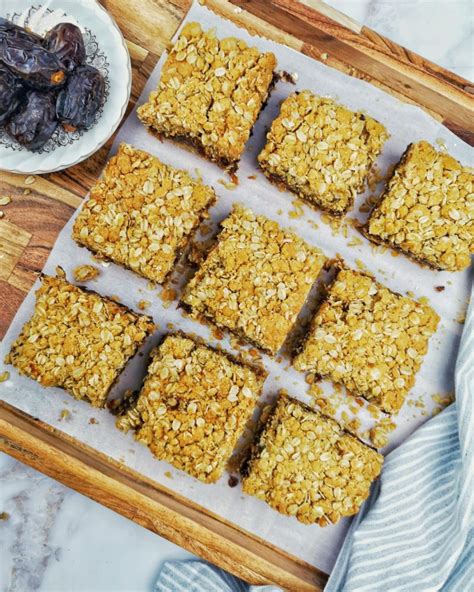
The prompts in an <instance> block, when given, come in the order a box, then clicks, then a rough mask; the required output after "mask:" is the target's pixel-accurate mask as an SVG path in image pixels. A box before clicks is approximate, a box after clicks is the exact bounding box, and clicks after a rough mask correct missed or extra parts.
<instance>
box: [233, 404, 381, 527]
mask: <svg viewBox="0 0 474 592" xmlns="http://www.w3.org/2000/svg"><path fill="white" fill-rule="evenodd" d="M382 463H383V456H382V455H381V454H379V453H378V452H376V451H375V450H374V449H373V448H370V447H369V446H366V445H365V444H363V443H362V442H360V441H359V440H358V439H357V438H355V437H354V436H351V435H350V434H348V433H346V432H344V431H343V429H342V428H341V427H340V426H339V424H338V423H337V422H335V421H334V420H333V419H330V418H329V417H325V416H324V415H322V414H321V413H319V412H318V411H315V410H313V409H310V408H309V407H307V406H306V405H304V404H303V403H300V402H299V401H296V400H295V399H292V398H291V397H288V396H287V395H280V396H279V398H278V400H277V403H276V405H275V407H274V408H273V410H272V412H271V414H270V416H269V418H268V419H267V421H266V422H265V424H264V426H263V429H262V431H261V432H260V433H259V435H258V436H257V438H256V440H255V442H254V444H253V445H252V447H251V451H250V455H249V457H248V459H247V461H246V462H245V463H244V465H243V466H242V469H241V471H242V474H243V481H242V490H243V491H244V492H245V493H248V494H249V495H253V496H255V497H258V498H260V499H262V500H264V501H265V502H267V504H269V505H270V506H271V507H272V508H274V509H275V510H278V512H281V513H282V514H286V515H288V516H295V517H296V518H297V519H298V520H299V521H300V522H303V523H305V524H313V523H318V524H319V525H320V526H326V525H328V524H335V523H336V522H337V521H338V520H339V519H340V518H341V517H342V516H352V515H353V514H357V512H358V511H359V509H360V506H361V504H362V503H363V501H364V500H365V499H366V498H367V496H368V495H369V491H370V486H371V483H372V481H373V480H374V479H375V478H376V477H378V475H379V473H380V471H381V469H382Z"/></svg>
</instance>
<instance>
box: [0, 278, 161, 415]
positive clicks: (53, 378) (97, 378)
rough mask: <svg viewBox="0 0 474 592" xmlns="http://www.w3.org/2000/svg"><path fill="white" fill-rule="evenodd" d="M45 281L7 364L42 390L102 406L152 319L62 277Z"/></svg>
mask: <svg viewBox="0 0 474 592" xmlns="http://www.w3.org/2000/svg"><path fill="white" fill-rule="evenodd" d="M41 279H42V283H41V287H40V288H39V289H38V291H37V292H36V304H35V308H34V312H33V316H32V317H31V319H30V320H29V321H28V322H27V323H26V324H25V326H24V327H23V329H22V331H21V333H20V335H19V337H18V338H17V339H16V341H15V342H14V343H13V345H12V347H11V350H10V352H9V354H7V356H6V359H5V362H6V363H7V364H12V365H13V366H14V367H15V368H16V369H17V370H18V371H19V372H20V373H21V374H24V375H25V376H28V377H29V378H33V379H34V380H37V381H38V382H39V383H40V384H42V385H43V386H56V387H61V388H63V389H65V390H66V391H68V392H69V393H70V394H71V395H73V397H75V398H76V399H86V400H87V401H89V402H90V403H91V404H92V405H93V406H94V407H104V405H105V403H106V401H107V396H108V394H109V391H110V389H111V388H112V386H113V385H114V383H115V382H116V380H117V379H118V377H119V375H120V373H121V372H122V370H123V369H124V367H125V365H126V363H127V362H128V360H129V359H130V358H132V356H134V355H135V353H136V352H137V350H138V348H139V347H140V346H141V345H142V344H143V342H144V341H145V339H146V337H147V336H148V335H149V334H150V333H151V332H152V331H153V330H154V328H155V327H154V324H153V322H152V319H151V318H150V317H147V316H144V315H139V314H136V313H134V312H132V311H131V310H129V309H128V308H126V307H125V306H122V305H120V304H117V303H116V302H114V301H113V300H109V299H108V298H104V297H103V296H100V295H99V294H96V293H95V292H90V291H89V290H85V289H83V288H79V287H77V286H74V285H72V284H70V283H69V282H68V281H66V279H65V278H64V277H63V276H62V275H61V276H58V277H51V276H42V278H41Z"/></svg>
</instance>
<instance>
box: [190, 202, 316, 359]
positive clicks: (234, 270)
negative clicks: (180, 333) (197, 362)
mask: <svg viewBox="0 0 474 592" xmlns="http://www.w3.org/2000/svg"><path fill="white" fill-rule="evenodd" d="M324 261H325V257H324V255H323V253H322V252H321V251H320V250H319V249H317V248H316V247H311V246H309V245H308V244H306V243H305V242H304V241H303V240H302V239H301V238H299V237H298V236H296V235H295V234H293V233H292V232H289V231H287V230H284V229H282V228H281V227H280V226H279V225H278V224H277V223H276V222H274V221H272V220H269V219H268V218H266V217H265V216H257V215H256V214H254V213H253V212H252V211H251V210H249V209H248V208H244V207H242V206H240V205H234V208H233V211H232V213H231V214H230V215H229V216H228V217H227V218H226V219H225V220H224V221H223V222H222V231H221V232H220V234H219V236H218V240H217V244H216V245H215V246H214V248H213V249H211V251H210V252H209V254H208V255H207V258H206V259H205V260H204V262H203V263H202V265H201V267H200V268H199V269H198V271H197V272H196V275H195V276H194V277H193V278H192V279H191V281H190V282H189V284H188V285H187V286H186V289H185V292H184V295H183V298H182V304H183V305H184V307H185V308H186V309H187V310H188V311H190V314H191V316H192V317H194V318H197V319H199V318H203V317H204V318H206V319H208V320H210V321H212V322H213V323H214V324H215V325H217V326H218V327H222V328H224V329H230V330H231V331H233V332H234V333H236V334H237V335H239V336H240V337H242V338H243V339H245V340H247V341H250V342H251V343H253V344H254V345H256V346H257V347H259V348H261V349H262V350H264V351H266V352H268V353H270V354H275V353H276V352H277V351H278V350H279V349H280V348H281V346H282V345H283V342H284V341H285V339H286V337H287V335H288V333H289V331H290V329H291V327H292V326H293V324H294V322H295V321H296V317H297V316H298V313H299V312H300V310H301V308H302V306H303V304H304V302H305V300H306V297H307V295H308V293H309V291H310V289H311V286H312V285H313V284H314V282H315V280H316V278H317V277H318V275H319V272H320V271H321V268H322V266H323V264H324Z"/></svg>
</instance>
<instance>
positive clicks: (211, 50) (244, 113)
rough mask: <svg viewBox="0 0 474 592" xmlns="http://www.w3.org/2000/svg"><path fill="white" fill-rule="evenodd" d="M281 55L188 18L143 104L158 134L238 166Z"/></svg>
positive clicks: (231, 166) (147, 122)
mask: <svg viewBox="0 0 474 592" xmlns="http://www.w3.org/2000/svg"><path fill="white" fill-rule="evenodd" d="M275 67H276V59H275V56H274V55H273V54H272V53H261V52H260V51H259V50H258V49H257V48H255V47H248V46H247V44H246V43H245V42H244V41H242V40H240V39H236V38H235V37H228V38H226V39H218V38H217V37H216V35H215V33H214V31H213V30H210V31H203V30H202V28H201V25H200V24H199V23H188V24H187V25H186V26H185V27H184V28H183V30H182V31H181V34H180V36H179V39H178V40H177V42H176V43H175V45H174V46H173V47H172V49H171V50H170V53H169V56H168V58H167V60H166V62H165V64H164V65H163V69H162V72H161V78H160V82H159V85H158V88H157V90H155V91H153V92H152V93H151V94H150V97H149V99H148V102H147V103H145V104H144V105H142V106H141V107H139V109H138V111H137V113H138V117H139V118H140V119H141V121H142V122H143V123H144V124H145V125H147V126H149V127H150V128H153V130H154V131H156V132H157V133H159V134H161V135H163V136H165V137H171V138H182V139H183V138H184V139H186V141H187V142H189V143H190V144H192V145H194V146H195V147H197V148H198V150H199V151H201V152H202V153H203V154H204V155H205V156H206V157H207V158H209V159H210V160H212V161H215V162H217V163H218V164H220V165H221V166H224V167H225V168H229V169H230V170H235V168H236V166H237V163H238V161H239V160H240V157H241V155H242V152H243V150H244V147H245V144H246V142H247V140H248V139H249V136H250V133H251V131H252V128H253V125H254V124H255V121H256V120H257V117H258V115H259V113H260V110H261V109H262V107H263V105H264V104H265V102H266V100H267V97H268V94H269V92H270V89H271V86H272V84H273V82H274V72H273V71H274V69H275Z"/></svg>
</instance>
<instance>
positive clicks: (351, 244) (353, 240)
mask: <svg viewBox="0 0 474 592" xmlns="http://www.w3.org/2000/svg"><path fill="white" fill-rule="evenodd" d="M361 244H362V240H361V239H360V238H359V237H358V236H353V237H352V238H351V239H350V240H349V241H348V242H347V246H348V247H358V246H359V245H361Z"/></svg>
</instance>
